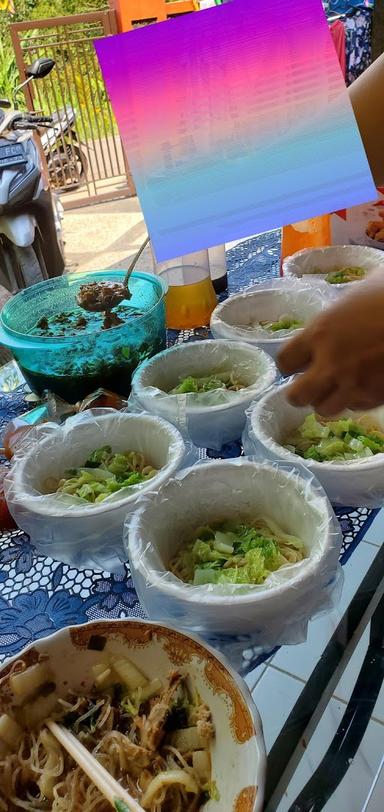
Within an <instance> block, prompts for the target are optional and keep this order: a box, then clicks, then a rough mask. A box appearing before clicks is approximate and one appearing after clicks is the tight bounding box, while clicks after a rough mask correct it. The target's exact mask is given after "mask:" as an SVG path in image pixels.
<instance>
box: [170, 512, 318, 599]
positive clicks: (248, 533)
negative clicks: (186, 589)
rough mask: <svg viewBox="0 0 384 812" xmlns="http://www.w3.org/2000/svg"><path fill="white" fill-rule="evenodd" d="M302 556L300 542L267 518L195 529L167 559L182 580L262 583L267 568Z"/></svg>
mask: <svg viewBox="0 0 384 812" xmlns="http://www.w3.org/2000/svg"><path fill="white" fill-rule="evenodd" d="M305 557H306V553H305V549H304V545H303V543H302V542H301V541H300V539H297V538H296V537H295V536H289V535H287V534H286V533H284V532H283V531H282V530H281V529H280V528H279V527H277V526H275V525H274V523H273V522H272V521H271V520H267V519H263V520H261V521H256V522H254V523H253V524H252V525H248V524H228V523H223V524H220V525H216V526H212V527H209V528H207V527H203V528H200V529H199V530H197V532H196V535H195V538H194V540H193V541H190V542H189V544H187V545H186V546H184V547H182V548H181V549H180V550H179V551H178V553H177V554H176V556H175V558H174V559H173V561H172V562H171V571H172V572H173V573H174V575H176V576H177V577H178V578H180V579H181V580H182V581H185V582H186V583H189V584H193V585H194V586H204V585H205V584H228V583H230V584H263V583H264V581H265V580H266V578H267V577H268V575H269V574H270V573H271V572H274V571H275V570H277V569H279V568H280V567H282V566H284V565H286V564H291V563H296V562H297V561H301V560H302V559H303V558H305Z"/></svg>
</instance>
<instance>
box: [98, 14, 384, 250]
mask: <svg viewBox="0 0 384 812" xmlns="http://www.w3.org/2000/svg"><path fill="white" fill-rule="evenodd" d="M95 47H96V51H97V54H98V58H99V61H100V65H101V68H102V71H103V74H104V79H105V82H106V86H107V90H108V93H109V95H110V98H111V102H112V106H113V109H114V113H115V115H116V119H117V122H118V125H119V129H120V134H121V137H122V140H123V144H124V148H125V151H126V155H127V159H128V162H129V165H130V168H131V170H132V174H133V177H134V180H135V183H136V188H137V192H138V195H139V198H140V203H141V205H142V208H143V212H144V217H145V220H146V224H147V227H148V230H149V233H150V236H151V239H152V244H153V247H154V251H155V254H156V257H157V260H158V261H163V260H166V259H171V258H172V257H176V256H180V255H181V254H185V253H190V252H193V251H197V250H199V249H201V248H207V247H209V246H212V245H218V244H221V243H224V242H229V241H231V240H236V239H239V238H241V237H246V236H249V235H251V234H256V233H261V232H264V231H267V230H269V229H273V228H278V227H280V226H282V225H285V224H287V223H291V222H296V221H298V220H303V219H305V218H307V217H314V216H316V215H320V214H324V213H326V212H330V211H335V210H339V209H343V208H347V207H350V206H354V205H357V204H359V203H362V202H364V201H366V200H371V199H372V198H374V197H375V187H374V184H373V180H372V177H371V173H370V170H369V166H368V162H367V159H366V156H365V153H364V149H363V145H362V142H361V138H360V135H359V132H358V128H357V125H356V122H355V119H354V116H353V112H352V108H351V105H350V102H349V98H348V93H347V90H346V87H345V83H344V80H343V77H342V73H341V69H340V65H339V62H338V58H337V56H336V52H335V48H334V45H333V42H332V39H331V36H330V33H329V30H328V24H327V21H326V17H325V15H324V11H323V8H322V4H321V0H268V3H265V2H263V3H262V2H260V3H259V2H255V0H235V1H234V2H232V3H228V4H225V5H222V6H219V7H217V8H212V9H208V10H206V11H201V12H198V13H195V14H188V15H186V16H183V17H181V18H179V19H174V20H170V21H167V22H164V23H157V24H155V25H149V26H146V27H143V28H139V29H135V30H134V31H129V32H127V33H126V34H119V35H117V36H114V37H108V38H106V39H101V40H97V41H96V42H95Z"/></svg>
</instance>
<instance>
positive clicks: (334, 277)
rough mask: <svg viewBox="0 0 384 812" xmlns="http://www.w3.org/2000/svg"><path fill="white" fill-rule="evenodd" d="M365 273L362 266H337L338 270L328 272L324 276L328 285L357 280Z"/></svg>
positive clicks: (362, 277)
mask: <svg viewBox="0 0 384 812" xmlns="http://www.w3.org/2000/svg"><path fill="white" fill-rule="evenodd" d="M366 274H367V272H366V271H365V270H364V268H339V270H338V271H332V272H331V273H328V274H327V275H326V277H325V278H326V281H327V282H329V283H330V285H343V284H345V283H346V282H358V281H359V280H361V279H364V277H365V276H366Z"/></svg>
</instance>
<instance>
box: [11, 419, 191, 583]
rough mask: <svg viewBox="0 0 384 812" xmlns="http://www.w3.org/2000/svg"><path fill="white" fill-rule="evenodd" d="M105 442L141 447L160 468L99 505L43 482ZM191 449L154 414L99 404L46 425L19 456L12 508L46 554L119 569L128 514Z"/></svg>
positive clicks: (80, 564)
mask: <svg viewBox="0 0 384 812" xmlns="http://www.w3.org/2000/svg"><path fill="white" fill-rule="evenodd" d="M104 445H110V446H111V447H112V450H113V451H114V452H122V451H128V450H129V451H138V452H140V453H142V454H143V455H144V458H145V459H146V460H147V461H148V462H149V463H150V464H151V465H152V466H153V467H154V468H156V469H157V470H158V473H157V474H156V476H154V477H153V478H152V479H149V480H147V481H146V482H145V483H142V484H141V485H139V486H135V487H133V488H125V489H124V490H122V491H118V492H117V493H115V494H114V495H113V496H111V497H109V498H108V500H107V501H104V502H101V503H100V504H97V505H96V504H89V503H86V502H85V503H84V504H76V503H74V502H73V500H71V498H70V497H68V496H65V495H64V494H46V493H44V482H45V480H47V479H48V478H50V477H53V478H56V479H57V478H58V477H59V476H60V475H61V474H62V473H63V472H64V471H65V470H66V469H68V468H76V467H79V466H82V465H84V462H85V460H86V459H87V456H88V455H89V454H90V453H91V452H92V451H94V450H96V449H97V448H101V447H102V446H104ZM185 453H186V450H185V445H184V442H183V439H182V437H181V435H180V434H179V432H178V431H177V430H176V429H175V428H174V427H173V426H171V425H170V424H169V423H166V421H165V420H162V419H161V418H158V417H154V416H153V415H147V414H140V415H138V414H137V415H136V414H129V413H127V412H117V411H113V410H110V411H105V412H104V411H103V410H101V411H100V412H97V410H95V411H94V412H93V414H90V413H88V414H87V413H83V414H82V415H79V416H77V417H74V418H70V419H69V420H68V421H67V422H66V424H65V425H64V426H62V427H59V426H56V425H52V424H48V425H47V426H41V427H40V428H38V429H36V430H35V432H33V433H31V434H30V435H28V441H27V444H26V445H25V446H24V445H23V447H22V448H21V449H20V452H19V454H16V457H15V458H14V463H13V465H12V468H11V471H10V474H9V475H8V477H7V481H6V492H7V500H8V504H9V508H10V511H11V513H12V514H13V516H14V518H15V520H16V522H17V524H18V526H19V527H20V528H21V529H22V530H24V531H25V532H26V533H28V534H29V535H30V536H31V539H32V542H33V544H34V545H35V546H36V548H37V550H38V552H40V553H41V554H43V555H48V556H51V557H52V558H56V559H58V560H60V561H64V562H65V563H68V564H71V565H73V566H76V567H79V568H81V567H95V566H96V567H97V568H101V569H106V570H110V571H113V570H115V569H118V568H119V567H121V564H122V561H124V560H125V556H124V552H123V547H122V532H123V524H124V519H125V517H126V515H127V513H129V512H130V511H132V510H134V508H135V505H136V503H137V500H138V497H139V496H140V495H141V494H142V493H144V492H147V491H150V490H153V489H155V490H156V488H158V487H160V485H162V484H163V483H164V482H165V481H166V480H167V479H169V478H170V477H171V476H172V475H173V474H174V473H175V471H176V470H177V469H178V468H180V467H182V464H183V461H184V457H185Z"/></svg>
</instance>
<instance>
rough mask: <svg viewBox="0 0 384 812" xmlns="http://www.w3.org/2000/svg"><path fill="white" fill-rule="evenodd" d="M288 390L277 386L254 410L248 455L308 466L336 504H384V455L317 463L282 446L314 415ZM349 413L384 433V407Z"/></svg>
mask: <svg viewBox="0 0 384 812" xmlns="http://www.w3.org/2000/svg"><path fill="white" fill-rule="evenodd" d="M286 389H287V385H286V384H285V385H284V386H276V387H273V388H272V389H271V391H270V392H268V393H267V394H266V395H264V396H263V397H262V398H261V399H260V400H259V401H258V402H257V403H255V404H254V405H253V406H252V407H251V410H250V412H249V416H248V426H247V429H246V433H245V434H246V436H245V438H244V442H245V447H246V452H247V453H249V454H254V455H255V456H256V457H257V458H258V459H270V460H275V461H276V460H281V461H284V462H287V463H290V464H293V465H298V464H301V465H304V466H305V467H306V468H308V469H309V470H310V471H312V472H313V474H314V475H315V476H316V477H317V479H318V480H319V482H321V484H322V486H323V488H324V490H325V491H326V493H327V494H328V496H329V499H330V500H331V502H332V503H333V504H336V505H348V506H350V507H359V506H361V505H363V506H367V505H368V506H369V505H371V506H373V507H378V506H379V505H381V504H382V503H383V501H384V454H376V455H375V456H374V457H368V458H364V459H360V460H345V461H340V460H339V461H335V462H316V460H304V459H303V458H302V457H300V456H298V455H297V454H294V453H292V452H291V451H288V449H286V448H284V446H283V445H282V443H284V442H285V440H286V438H287V435H289V434H290V433H291V432H292V431H294V430H295V429H296V428H297V427H298V426H300V425H301V423H303V421H304V420H305V417H306V416H307V414H309V413H310V412H313V409H311V408H310V407H303V408H301V409H298V408H296V407H294V406H291V405H290V403H288V401H287V399H286ZM345 414H346V415H348V416H352V417H358V416H360V415H361V414H365V415H367V414H369V415H370V416H372V420H373V421H374V422H375V423H377V424H378V425H379V426H380V427H381V428H382V429H383V430H384V408H380V409H375V410H373V411H372V412H364V413H363V412H345Z"/></svg>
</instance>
